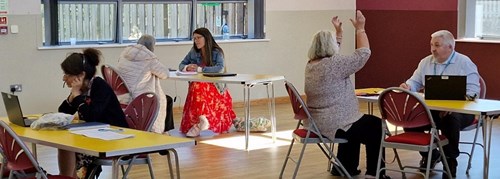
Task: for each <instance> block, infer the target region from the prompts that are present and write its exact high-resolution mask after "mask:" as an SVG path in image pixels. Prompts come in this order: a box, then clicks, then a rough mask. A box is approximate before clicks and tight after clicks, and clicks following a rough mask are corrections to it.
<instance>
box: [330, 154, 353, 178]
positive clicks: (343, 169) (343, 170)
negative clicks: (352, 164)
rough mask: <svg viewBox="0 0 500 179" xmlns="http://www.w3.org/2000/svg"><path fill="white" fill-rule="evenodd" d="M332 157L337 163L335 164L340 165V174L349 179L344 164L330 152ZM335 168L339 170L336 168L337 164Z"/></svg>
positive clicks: (349, 176)
mask: <svg viewBox="0 0 500 179" xmlns="http://www.w3.org/2000/svg"><path fill="white" fill-rule="evenodd" d="M332 158H333V160H334V161H335V162H336V163H337V165H338V166H339V167H340V171H341V172H340V173H341V175H342V176H346V177H347V178H349V179H351V178H352V176H351V174H349V172H347V170H346V169H345V167H344V165H342V163H341V162H340V160H339V159H338V158H337V157H336V156H335V155H333V153H332ZM333 166H335V165H333ZM335 169H336V170H337V171H339V169H338V168H337V166H335ZM344 174H345V175H344Z"/></svg>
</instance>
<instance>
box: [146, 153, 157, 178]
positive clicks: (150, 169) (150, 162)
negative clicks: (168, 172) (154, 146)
mask: <svg viewBox="0 0 500 179" xmlns="http://www.w3.org/2000/svg"><path fill="white" fill-rule="evenodd" d="M146 161H147V163H148V168H149V175H150V176H151V179H155V174H154V171H153V162H152V161H151V157H149V155H148V156H147V158H146Z"/></svg>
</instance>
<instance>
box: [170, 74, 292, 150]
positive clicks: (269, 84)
mask: <svg viewBox="0 0 500 179" xmlns="http://www.w3.org/2000/svg"><path fill="white" fill-rule="evenodd" d="M168 78H169V79H172V80H181V81H196V82H211V83H226V84H240V85H243V103H244V106H245V150H248V139H249V136H250V125H249V123H250V89H251V88H252V87H253V86H255V85H257V84H261V85H265V86H266V92H267V99H268V105H269V111H270V118H271V126H272V127H271V132H272V139H273V142H276V111H275V105H276V101H275V98H274V85H273V82H275V81H280V80H285V77H284V76H278V75H257V74H237V75H236V76H225V77H206V76H203V74H201V73H199V74H196V75H177V74H176V73H175V72H171V73H170V74H169V77H168Z"/></svg>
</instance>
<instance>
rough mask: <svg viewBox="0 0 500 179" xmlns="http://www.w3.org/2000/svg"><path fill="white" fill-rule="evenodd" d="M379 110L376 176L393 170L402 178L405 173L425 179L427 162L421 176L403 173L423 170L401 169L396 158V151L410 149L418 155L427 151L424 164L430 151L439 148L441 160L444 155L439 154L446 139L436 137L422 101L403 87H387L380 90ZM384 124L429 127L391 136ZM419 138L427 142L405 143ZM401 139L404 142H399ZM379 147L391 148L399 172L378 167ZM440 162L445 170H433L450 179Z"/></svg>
mask: <svg viewBox="0 0 500 179" xmlns="http://www.w3.org/2000/svg"><path fill="white" fill-rule="evenodd" d="M379 109H380V114H381V116H382V120H383V122H382V139H381V145H380V152H379V160H378V161H379V163H378V165H377V176H376V178H379V177H380V172H381V171H383V170H388V171H397V172H401V173H402V175H403V178H406V173H414V174H420V175H422V176H424V177H425V178H429V174H430V170H437V169H431V168H430V165H431V162H427V166H426V168H425V173H422V172H418V171H412V170H406V169H407V168H412V169H423V168H420V167H415V166H403V164H402V163H401V160H400V158H399V155H398V152H397V150H396V149H403V150H414V151H421V152H428V155H427V161H431V158H432V151H433V150H434V149H436V148H438V149H439V153H440V157H441V158H442V159H445V154H444V152H443V146H444V145H447V144H448V139H446V137H445V136H442V135H439V132H438V129H437V128H436V125H435V123H434V120H433V119H432V115H431V113H430V110H429V108H428V107H427V105H426V104H425V102H424V101H423V99H422V98H421V97H419V96H417V94H415V93H413V92H410V91H408V90H406V89H403V88H397V87H391V88H388V89H386V90H384V91H383V92H382V93H381V94H380V97H379ZM387 122H389V123H391V124H393V125H395V126H397V127H402V128H415V127H421V126H426V125H430V126H431V129H430V132H429V133H420V132H402V133H395V134H393V133H391V131H389V129H388V127H387ZM415 138H420V139H426V140H427V139H428V141H426V142H421V143H419V144H417V143H413V142H411V141H409V140H411V139H415ZM402 139H404V140H402ZM383 148H392V149H393V151H394V153H395V158H396V161H397V162H398V167H399V169H390V168H387V166H386V167H385V168H381V164H380V162H381V161H382V160H383V159H382V150H383ZM442 161H443V166H444V169H445V170H437V171H442V172H446V174H447V175H448V178H452V177H451V173H450V168H449V166H448V162H447V161H446V160H442Z"/></svg>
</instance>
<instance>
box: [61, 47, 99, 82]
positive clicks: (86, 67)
mask: <svg viewBox="0 0 500 179" xmlns="http://www.w3.org/2000/svg"><path fill="white" fill-rule="evenodd" d="M100 57H101V51H99V50H97V49H94V48H87V49H85V50H83V53H71V54H70V55H69V56H68V57H66V59H64V61H63V62H62V63H61V69H62V70H63V71H64V74H68V75H79V74H81V73H82V72H84V71H85V78H84V79H91V78H92V77H94V76H95V73H96V70H97V65H99V62H100Z"/></svg>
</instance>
